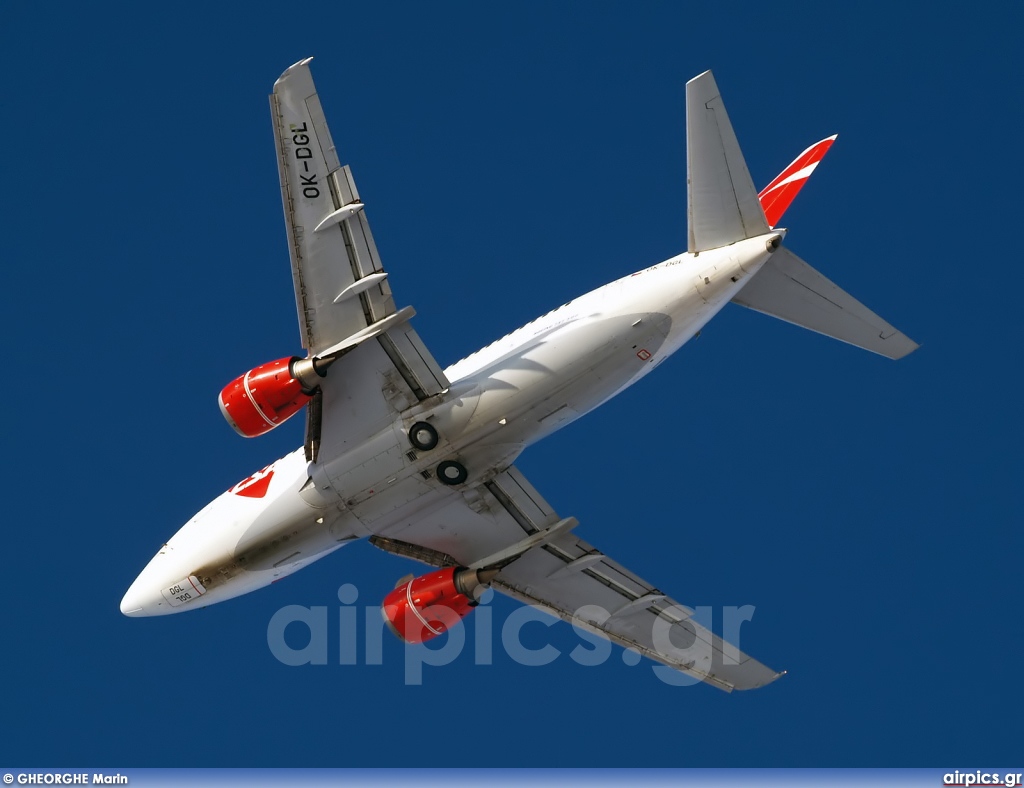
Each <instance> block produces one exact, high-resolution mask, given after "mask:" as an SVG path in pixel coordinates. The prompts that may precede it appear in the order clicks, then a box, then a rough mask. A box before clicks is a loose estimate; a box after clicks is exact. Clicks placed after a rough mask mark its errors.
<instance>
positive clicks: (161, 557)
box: [121, 232, 781, 616]
mask: <svg viewBox="0 0 1024 788" xmlns="http://www.w3.org/2000/svg"><path fill="white" fill-rule="evenodd" d="M780 234H781V233H779V232H774V233H771V234H770V235H764V236H759V237H757V238H751V239H748V240H745V241H740V242H738V243H735V244H733V245H731V246H727V247H724V248H721V249H714V250H710V251H705V252H701V253H700V254H699V255H697V256H694V255H691V254H681V255H678V256H676V257H673V258H671V259H669V260H666V261H665V262H663V263H660V264H659V265H656V266H653V267H651V268H647V269H644V270H642V271H638V272H637V273H635V274H633V275H631V276H627V277H624V278H622V279H619V280H617V281H615V282H611V283H610V284H607V285H605V286H603V287H601V288H598V289H597V290H594V291H592V292H590V293H587V294H586V295H583V296H581V297H579V298H577V299H575V300H574V301H571V302H569V303H568V304H565V305H564V306H561V307H559V308H558V309H555V310H554V311H553V312H550V313H548V314H547V315H544V316H543V317H541V318H538V319H537V320H534V321H533V322H532V323H529V324H527V325H525V326H523V327H522V328H520V329H518V330H516V331H514V332H512V333H511V334H508V335H507V336H505V337H503V338H502V339H500V340H498V341H497V342H494V343H492V344H490V345H488V346H487V347H485V348H483V349H481V350H479V351H477V352H476V353H474V354H472V355H471V356H468V357H467V358H464V359H462V360H461V361H459V362H457V363H456V364H453V365H452V366H451V367H449V368H448V369H446V370H445V374H446V376H447V377H448V380H449V381H451V387H450V389H449V390H448V392H447V393H446V394H445V395H444V396H443V397H441V398H440V403H438V402H436V401H428V403H429V404H424V403H421V404H419V405H415V406H413V407H412V408H411V409H410V412H407V413H404V414H402V415H401V416H399V417H397V419H396V425H406V424H407V423H408V422H409V420H410V418H412V419H417V418H427V417H429V418H430V419H431V423H432V424H434V425H435V426H436V427H437V428H438V431H439V432H440V433H441V434H442V435H443V436H444V440H445V441H446V442H447V445H446V448H447V449H448V450H449V451H450V452H451V453H453V454H457V455H458V456H459V457H460V459H462V460H463V461H464V464H465V465H466V467H467V468H468V469H470V478H469V480H468V482H467V483H468V484H473V483H474V482H477V483H479V481H480V480H481V479H486V478H488V477H489V476H492V475H494V474H495V473H497V472H500V471H502V470H504V469H505V468H507V467H508V466H509V465H510V464H511V463H512V462H513V461H514V460H515V458H516V457H517V456H518V455H519V453H520V452H521V451H522V450H523V449H524V448H525V447H526V446H528V445H530V444H531V443H535V442H536V441H538V440H540V439H541V438H543V437H544V436H546V435H549V434H550V433H552V432H554V431H555V430H557V429H559V428H561V427H563V426H565V425H566V424H568V423H570V422H571V421H574V420H575V419H577V418H579V417H580V416H582V415H583V414H585V413H588V412H589V411H591V410H593V409H594V408H596V407H597V406H598V405H600V404H601V403H603V402H605V401H607V400H608V399H610V398H611V397H613V396H615V395H616V394H617V393H618V392H620V391H622V390H623V389H625V388H627V387H628V386H630V385H632V384H633V383H635V382H636V381H637V380H639V379H640V378H641V377H643V376H644V375H646V374H647V373H648V372H650V371H651V370H652V369H654V367H656V366H657V365H658V364H660V363H661V362H662V361H664V360H665V359H666V358H667V357H668V356H670V355H671V354H672V353H674V352H675V351H676V350H678V349H679V348H680V347H682V345H683V344H685V343H686V342H687V341H688V340H689V339H691V338H692V337H693V336H694V335H695V334H696V333H697V332H698V331H700V329H701V328H702V327H703V326H704V325H705V324H706V323H707V322H708V321H709V320H710V319H711V318H712V317H714V315H715V314H717V313H718V311H719V310H721V309H722V307H724V306H725V304H727V303H728V302H729V301H730V300H731V299H732V298H733V296H735V295H736V293H738V292H739V290H740V289H742V288H743V286H744V285H746V284H747V282H748V281H749V280H750V277H751V276H752V275H753V274H754V273H756V272H757V270H758V269H759V268H760V267H761V265H762V264H763V263H764V262H765V260H767V259H768V257H769V255H770V252H769V251H768V247H767V242H768V241H769V239H771V238H773V237H776V236H778V235H780ZM339 366H340V365H339ZM395 428H396V427H391V428H389V429H391V430H392V432H393V431H394V430H395ZM368 443H369V441H368ZM342 461H343V459H342ZM431 462H432V460H430V459H429V458H427V459H424V460H423V461H422V462H421V463H419V464H417V463H412V464H408V465H407V467H405V468H404V469H403V471H402V473H403V474H405V475H407V476H408V477H409V481H410V483H412V480H413V478H414V477H418V476H419V475H420V474H421V472H422V471H423V469H424V468H425V467H427V466H428V465H429V464H430V463H431ZM336 464H337V463H336ZM342 470H344V469H342ZM340 472H341V471H339V469H337V468H333V469H332V468H327V469H326V470H325V469H323V468H320V467H318V466H314V465H311V464H310V463H307V461H306V459H305V455H304V452H303V450H302V449H301V448H300V449H298V450H296V451H294V452H292V453H291V454H289V455H287V456H285V457H283V458H281V459H280V460H278V461H277V462H275V463H274V464H273V465H271V466H268V467H267V468H265V469H263V470H262V471H259V472H257V473H256V474H254V475H253V476H252V477H249V479H246V480H245V481H243V482H240V483H239V484H238V485H236V486H235V487H233V488H232V489H231V490H228V491H227V492H225V493H223V494H222V495H220V496H219V497H217V498H216V499H214V500H213V501H211V502H210V503H209V504H208V505H207V506H206V507H205V508H204V509H203V510H202V511H200V512H199V513H198V514H196V515H195V516H194V517H193V518H192V519H191V520H189V521H188V522H187V523H186V524H185V525H184V526H182V528H181V529H180V530H179V531H178V532H177V533H176V534H175V535H174V536H173V537H171V539H170V540H169V541H168V542H167V543H166V544H165V545H164V546H163V547H162V548H161V549H160V551H159V552H158V553H157V554H156V555H155V556H154V557H153V559H152V560H151V561H150V562H149V564H148V565H147V566H146V568H145V569H144V570H143V571H142V573H141V574H140V575H139V576H138V578H137V579H136V580H135V582H134V583H133V584H132V586H131V588H129V589H128V592H127V593H126V594H125V596H124V599H123V600H122V602H121V611H122V612H123V613H124V614H125V615H129V616H152V615H163V614H167V613H174V612H180V611H183V610H190V609H195V608H199V607H204V606H206V605H210V604H213V603H215V602H220V601H223V600H225V599H230V598H232V597H235V596H239V595H240V594H244V593H247V592H249V591H253V590H255V589H257V588H261V587H263V586H266V585H269V584H270V583H272V582H274V581H275V580H277V579H279V578H281V577H284V576H286V575H289V574H291V573H292V572H294V571H296V570H297V569H301V568H302V567H304V566H306V565H307V564H310V563H312V562H313V561H315V560H317V559H318V558H322V557H323V556H325V555H327V554H328V553H330V552H332V551H334V550H336V549H337V548H338V547H340V546H341V545H343V544H345V543H346V542H348V541H351V540H353V539H357V538H360V537H363V536H368V535H370V534H372V533H386V532H387V530H388V528H389V527H390V526H392V525H393V524H395V523H398V522H400V521H402V522H408V521H409V520H414V519H415V517H416V514H417V509H416V507H426V506H431V505H432V504H431V503H430V502H429V501H428V500H427V499H428V498H429V496H421V497H418V498H415V499H414V500H412V501H410V502H409V503H404V502H403V499H402V498H401V497H400V494H399V492H398V491H399V490H401V489H402V482H403V479H402V478H396V477H395V476H393V475H392V476H390V477H389V478H387V479H379V480H373V479H371V480H369V482H370V483H373V482H380V483H381V484H380V485H378V486H377V487H378V488H379V489H380V492H378V493H377V494H376V495H374V497H373V501H372V503H371V502H363V503H359V504H356V505H353V504H352V502H351V501H343V500H342V496H341V494H340V493H335V494H333V495H332V496H330V497H325V496H324V495H323V494H322V493H320V492H318V490H317V486H319V487H321V488H322V487H323V485H313V484H311V483H310V480H311V479H314V480H315V479H316V477H317V474H318V473H320V474H322V473H328V474H334V476H332V478H337V474H338V473H340ZM366 483H367V479H362V480H360V484H366ZM417 483H419V484H422V481H419V479H417ZM435 484H437V485H438V487H439V488H440V487H441V485H440V484H439V483H437V482H435ZM335 489H336V487H335ZM390 491H395V492H394V494H393V495H392V494H391V492H390ZM445 493H446V494H456V492H454V491H453V490H452V489H451V488H446V490H445ZM431 500H433V499H431ZM434 505H436V500H434ZM197 577H204V578H207V581H206V583H205V585H204V586H203V588H201V589H192V588H191V587H190V585H189V584H190V582H191V581H190V580H189V578H197ZM199 591H204V593H202V594H201V595H200V593H199ZM182 600H184V601H182Z"/></svg>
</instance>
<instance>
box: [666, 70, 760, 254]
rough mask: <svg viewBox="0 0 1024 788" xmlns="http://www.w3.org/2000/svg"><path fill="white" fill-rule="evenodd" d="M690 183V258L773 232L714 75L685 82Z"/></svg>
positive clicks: (701, 76) (688, 210)
mask: <svg viewBox="0 0 1024 788" xmlns="http://www.w3.org/2000/svg"><path fill="white" fill-rule="evenodd" d="M686 178H687V195H686V196H687V219H688V223H689V251H690V252H691V253H695V252H703V251H705V250H706V249H717V248H718V247H720V246H728V245H729V244H732V243H735V242H736V241H742V240H743V239H744V238H753V237H754V236H757V235H763V234H765V233H767V232H768V229H769V228H768V222H767V221H766V220H765V217H764V211H762V210H761V203H760V202H759V200H758V197H757V192H756V191H754V183H753V181H751V179H750V172H749V171H748V170H747V164H746V162H745V161H744V160H743V154H742V153H741V152H740V146H739V143H738V142H736V135H735V133H733V130H732V124H731V123H730V122H729V116H728V114H726V111H725V105H724V104H723V103H722V97H721V95H720V94H719V92H718V85H717V84H715V78H714V77H713V76H712V74H711V72H710V71H705V72H704V73H703V74H701V75H700V76H699V77H694V78H693V79H691V80H690V81H689V82H687V83H686Z"/></svg>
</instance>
